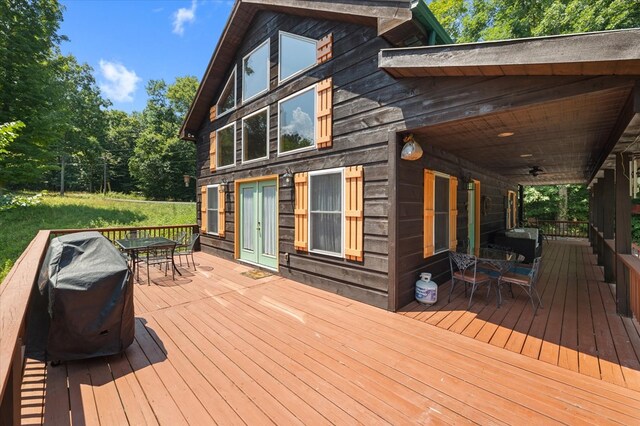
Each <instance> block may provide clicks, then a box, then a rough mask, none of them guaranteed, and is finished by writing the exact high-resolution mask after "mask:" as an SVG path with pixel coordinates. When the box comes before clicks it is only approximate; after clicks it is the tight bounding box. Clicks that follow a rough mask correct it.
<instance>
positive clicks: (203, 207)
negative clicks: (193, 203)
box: [200, 186, 207, 234]
mask: <svg viewBox="0 0 640 426" xmlns="http://www.w3.org/2000/svg"><path fill="white" fill-rule="evenodd" d="M200 222H201V224H200V228H202V233H203V234H206V233H207V187H206V186H203V187H202V197H201V198H200Z"/></svg>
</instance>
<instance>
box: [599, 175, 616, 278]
mask: <svg viewBox="0 0 640 426" xmlns="http://www.w3.org/2000/svg"><path fill="white" fill-rule="evenodd" d="M615 191H616V185H615V171H614V170H613V169H605V171H604V179H603V180H602V237H603V241H602V266H604V280H605V282H608V283H613V282H615V276H616V275H615V274H616V260H615V258H616V255H615V249H612V248H611V247H610V246H609V245H608V244H607V240H613V235H614V226H615V225H614V224H615V215H616V209H615V202H616V197H615Z"/></svg>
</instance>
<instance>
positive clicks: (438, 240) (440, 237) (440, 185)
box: [433, 174, 449, 253]
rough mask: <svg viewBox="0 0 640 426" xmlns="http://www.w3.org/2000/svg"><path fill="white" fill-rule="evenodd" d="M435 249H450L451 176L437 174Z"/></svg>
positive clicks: (438, 250) (437, 250) (437, 251)
mask: <svg viewBox="0 0 640 426" xmlns="http://www.w3.org/2000/svg"><path fill="white" fill-rule="evenodd" d="M434 195H435V200H434V201H435V203H434V205H435V209H434V220H433V223H434V249H435V252H436V253H439V252H441V251H445V250H449V176H443V175H439V174H436V176H435V194H434Z"/></svg>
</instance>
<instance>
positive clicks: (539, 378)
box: [21, 253, 640, 425]
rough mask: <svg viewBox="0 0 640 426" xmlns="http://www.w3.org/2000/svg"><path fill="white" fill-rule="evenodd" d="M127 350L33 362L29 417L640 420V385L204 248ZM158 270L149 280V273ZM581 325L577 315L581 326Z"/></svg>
mask: <svg viewBox="0 0 640 426" xmlns="http://www.w3.org/2000/svg"><path fill="white" fill-rule="evenodd" d="M196 262H197V264H198V270H197V271H193V269H189V270H186V269H182V272H183V276H182V277H181V278H179V279H177V280H176V281H175V282H174V281H171V279H170V278H169V279H167V278H165V277H164V276H163V274H162V273H161V272H155V273H154V276H153V283H152V285H150V286H148V285H146V283H145V284H143V285H136V287H135V303H136V315H137V318H136V340H135V342H134V343H133V345H132V346H131V347H129V348H128V349H127V350H126V352H125V354H124V355H122V356H111V357H106V358H98V359H93V360H88V361H80V362H72V363H67V364H66V365H65V364H63V365H61V366H59V367H55V368H52V367H51V366H45V365H43V364H42V363H38V362H36V361H29V362H28V363H27V367H26V372H25V375H24V382H23V388H22V389H23V403H22V407H23V411H22V419H21V420H22V423H23V424H40V423H42V422H44V423H47V424H55V425H64V424H76V423H77V424H103V425H104V424H114V425H115V424H118V425H121V424H170V425H178V424H187V423H190V424H214V422H215V423H217V424H359V423H364V424H423V423H435V424H478V423H479V424H521V423H522V422H523V419H526V422H527V423H531V424H551V423H558V424H573V423H588V424H637V423H638V422H639V421H640V392H638V391H635V390H633V389H630V388H628V387H625V386H620V385H617V384H613V383H608V382H607V381H604V380H599V379H595V378H592V377H588V376H586V375H582V374H579V373H577V372H573V371H569V370H567V369H565V368H560V367H558V366H555V365H550V364H547V363H544V362H542V361H538V360H536V359H531V358H528V357H525V356H522V355H520V354H515V353H513V352H510V351H507V350H504V349H502V348H500V347H497V346H494V345H488V344H486V343H483V342H478V341H476V340H474V339H469V338H468V337H463V336H459V335H457V334H455V333H451V332H450V331H447V330H442V329H441V328H438V327H434V326H432V325H429V324H425V323H421V322H418V321H415V320H414V319H411V318H406V317H404V316H402V315H398V314H394V313H391V312H386V311H383V310H380V309H377V308H374V307H371V306H367V305H364V304H362V303H359V302H354V301H352V300H349V299H346V298H344V297H341V296H338V295H334V294H331V293H327V292H324V291H321V290H317V289H314V288H312V287H308V286H305V285H302V284H298V283H295V282H292V281H290V280H286V279H283V278H280V277H277V276H271V277H268V278H263V279H259V280H253V279H251V278H248V277H246V276H243V275H241V273H242V272H245V271H247V270H248V269H250V268H247V267H246V266H243V265H239V264H236V263H233V262H230V261H227V260H222V259H219V258H216V257H213V256H209V255H206V254H203V253H197V254H196ZM143 278H146V277H143ZM569 324H570V326H571V327H573V326H574V325H575V321H574V322H571V323H569Z"/></svg>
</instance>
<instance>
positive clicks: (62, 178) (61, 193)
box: [60, 155, 64, 197]
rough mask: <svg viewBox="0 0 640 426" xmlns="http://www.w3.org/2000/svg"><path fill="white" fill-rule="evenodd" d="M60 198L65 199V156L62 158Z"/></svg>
mask: <svg viewBox="0 0 640 426" xmlns="http://www.w3.org/2000/svg"><path fill="white" fill-rule="evenodd" d="M60 196H61V197H64V155H61V156H60Z"/></svg>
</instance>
